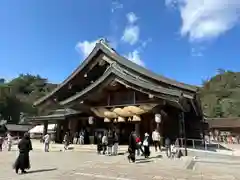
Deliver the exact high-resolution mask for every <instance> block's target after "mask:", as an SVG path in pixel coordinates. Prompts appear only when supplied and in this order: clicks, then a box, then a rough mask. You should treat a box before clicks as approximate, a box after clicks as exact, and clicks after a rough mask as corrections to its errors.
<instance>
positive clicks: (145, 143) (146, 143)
mask: <svg viewBox="0 0 240 180" xmlns="http://www.w3.org/2000/svg"><path fill="white" fill-rule="evenodd" d="M149 145H150V138H149V134H148V133H145V135H144V140H143V147H144V155H145V158H148V157H149V156H150V148H149Z"/></svg>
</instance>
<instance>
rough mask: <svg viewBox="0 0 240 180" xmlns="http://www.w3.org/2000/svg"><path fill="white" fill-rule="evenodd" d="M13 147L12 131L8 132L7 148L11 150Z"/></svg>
mask: <svg viewBox="0 0 240 180" xmlns="http://www.w3.org/2000/svg"><path fill="white" fill-rule="evenodd" d="M11 149H12V136H11V134H10V133H8V134H7V150H8V151H11Z"/></svg>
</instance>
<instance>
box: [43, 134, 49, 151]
mask: <svg viewBox="0 0 240 180" xmlns="http://www.w3.org/2000/svg"><path fill="white" fill-rule="evenodd" d="M43 139H44V151H45V152H49V144H50V135H49V134H48V133H47V134H46V135H45V136H44V137H43Z"/></svg>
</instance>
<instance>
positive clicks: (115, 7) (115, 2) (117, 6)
mask: <svg viewBox="0 0 240 180" xmlns="http://www.w3.org/2000/svg"><path fill="white" fill-rule="evenodd" d="M122 8H123V4H122V3H120V2H119V0H113V1H112V8H111V11H112V13H114V12H115V11H117V10H118V9H122Z"/></svg>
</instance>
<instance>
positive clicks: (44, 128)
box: [43, 121, 48, 135]
mask: <svg viewBox="0 0 240 180" xmlns="http://www.w3.org/2000/svg"><path fill="white" fill-rule="evenodd" d="M47 133H48V121H44V124H43V135H46V134H47Z"/></svg>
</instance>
